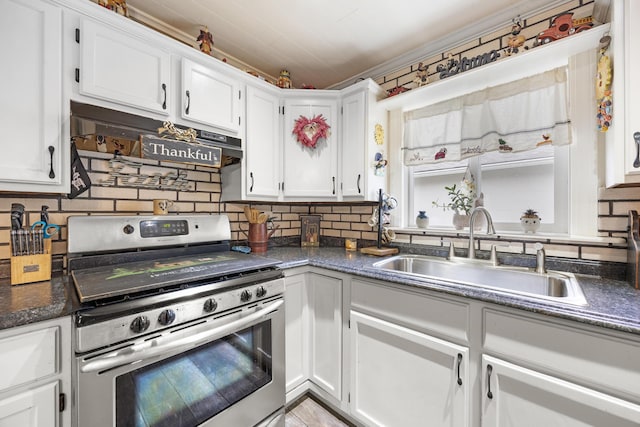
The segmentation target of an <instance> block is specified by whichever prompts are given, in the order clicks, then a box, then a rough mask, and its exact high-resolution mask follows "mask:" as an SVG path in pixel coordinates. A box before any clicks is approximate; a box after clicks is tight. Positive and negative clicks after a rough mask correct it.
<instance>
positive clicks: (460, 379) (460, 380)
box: [458, 353, 462, 385]
mask: <svg viewBox="0 0 640 427" xmlns="http://www.w3.org/2000/svg"><path fill="white" fill-rule="evenodd" d="M461 364H462V353H458V385H462V378H460V365H461Z"/></svg>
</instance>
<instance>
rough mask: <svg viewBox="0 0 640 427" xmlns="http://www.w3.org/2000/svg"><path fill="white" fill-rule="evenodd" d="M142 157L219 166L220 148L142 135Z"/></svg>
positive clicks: (220, 158) (220, 159)
mask: <svg viewBox="0 0 640 427" xmlns="http://www.w3.org/2000/svg"><path fill="white" fill-rule="evenodd" d="M142 157H143V158H145V159H153V160H166V161H170V162H177V163H189V164H194V165H200V166H210V167H214V168H219V167H220V165H221V161H222V149H221V148H220V147H212V146H209V145H202V144H196V143H191V142H183V141H176V140H171V139H162V138H156V137H153V136H144V137H143V138H142Z"/></svg>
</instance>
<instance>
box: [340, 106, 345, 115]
mask: <svg viewBox="0 0 640 427" xmlns="http://www.w3.org/2000/svg"><path fill="white" fill-rule="evenodd" d="M340 114H341V115H344V107H340Z"/></svg>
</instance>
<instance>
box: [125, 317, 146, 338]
mask: <svg viewBox="0 0 640 427" xmlns="http://www.w3.org/2000/svg"><path fill="white" fill-rule="evenodd" d="M149 324H150V322H149V318H148V317H147V316H138V317H136V318H135V319H133V320H132V321H131V325H130V326H129V328H130V329H131V331H132V332H134V333H136V334H139V333H140V332H144V331H146V330H147V329H149Z"/></svg>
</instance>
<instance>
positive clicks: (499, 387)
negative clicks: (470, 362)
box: [482, 355, 640, 427]
mask: <svg viewBox="0 0 640 427" xmlns="http://www.w3.org/2000/svg"><path fill="white" fill-rule="evenodd" d="M482 369H483V378H484V381H483V386H482V387H483V388H482V426H483V427H498V426H499V427H510V426H511V427H540V426H562V427H586V426H602V427H609V426H611V427H613V426H615V427H627V426H628V427H631V426H638V425H640V405H638V404H635V403H631V402H628V401H625V400H621V399H618V398H616V397H614V396H610V395H608V394H604V393H600V392H598V391H594V390H592V389H589V388H585V387H582V386H580V385H577V384H574V383H571V382H568V381H564V380H562V379H559V378H556V377H553V376H550V375H546V374H543V373H540V372H537V371H534V370H531V369H527V368H523V367H521V366H518V365H514V364H512V363H509V362H505V361H503V360H500V359H497V358H495V357H491V356H486V355H484V356H482Z"/></svg>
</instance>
